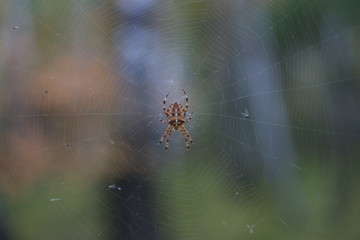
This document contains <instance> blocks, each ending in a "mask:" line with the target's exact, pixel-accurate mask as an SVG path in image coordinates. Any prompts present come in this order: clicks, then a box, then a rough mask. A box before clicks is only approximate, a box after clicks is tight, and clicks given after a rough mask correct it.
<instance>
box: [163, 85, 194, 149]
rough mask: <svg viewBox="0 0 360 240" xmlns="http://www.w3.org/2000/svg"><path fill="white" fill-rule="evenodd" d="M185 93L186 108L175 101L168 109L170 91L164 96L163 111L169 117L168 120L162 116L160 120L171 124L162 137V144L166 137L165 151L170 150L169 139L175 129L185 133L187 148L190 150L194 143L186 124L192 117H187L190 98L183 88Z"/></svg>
mask: <svg viewBox="0 0 360 240" xmlns="http://www.w3.org/2000/svg"><path fill="white" fill-rule="evenodd" d="M183 91H184V94H185V101H186V103H185V108H184V107H183V106H182V105H181V104H180V103H178V102H174V103H173V104H170V106H169V108H168V109H166V98H167V97H168V96H169V94H170V93H168V94H167V95H166V97H165V98H164V101H163V112H164V114H165V116H166V118H167V121H163V120H162V119H161V118H159V119H160V121H161V122H162V123H164V124H165V125H169V127H168V128H167V129H166V131H165V133H164V136H163V137H162V138H161V139H160V141H159V144H161V143H162V142H163V141H164V139H165V138H166V145H165V151H167V150H168V147H169V140H170V136H171V134H172V132H173V130H180V131H181V134H182V135H183V137H184V139H185V142H186V147H187V150H188V151H189V150H190V145H189V142H190V143H193V141H192V139H191V137H190V135H189V133H188V131H187V130H186V128H185V126H184V125H185V124H187V123H188V122H189V121H190V119H191V118H190V117H189V118H186V113H187V111H188V109H189V105H188V102H189V99H188V96H187V95H186V92H185V90H184V89H183Z"/></svg>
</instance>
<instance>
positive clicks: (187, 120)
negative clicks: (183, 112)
mask: <svg viewBox="0 0 360 240" xmlns="http://www.w3.org/2000/svg"><path fill="white" fill-rule="evenodd" d="M190 120H191V116H189V117H188V119H186V120H185V122H184V123H183V124H188V123H189V122H190Z"/></svg>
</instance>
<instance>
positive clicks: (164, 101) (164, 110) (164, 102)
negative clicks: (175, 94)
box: [163, 92, 170, 116]
mask: <svg viewBox="0 0 360 240" xmlns="http://www.w3.org/2000/svg"><path fill="white" fill-rule="evenodd" d="M169 94H170V92H169V93H168V94H166V96H165V98H164V100H163V112H164V114H165V115H166V116H167V115H168V114H167V113H166V98H167V97H168V96H169Z"/></svg>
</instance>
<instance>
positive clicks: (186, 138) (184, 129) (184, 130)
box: [180, 126, 193, 151]
mask: <svg viewBox="0 0 360 240" xmlns="http://www.w3.org/2000/svg"><path fill="white" fill-rule="evenodd" d="M180 130H181V134H182V135H183V137H184V139H185V142H186V147H187V149H186V150H188V151H189V150H190V145H189V142H190V143H193V140H192V139H191V137H190V135H189V133H188V131H187V130H186V128H185V127H184V126H180Z"/></svg>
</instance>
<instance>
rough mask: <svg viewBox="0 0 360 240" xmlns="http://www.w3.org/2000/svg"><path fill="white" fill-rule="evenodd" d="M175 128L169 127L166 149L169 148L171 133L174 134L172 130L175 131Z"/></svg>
mask: <svg viewBox="0 0 360 240" xmlns="http://www.w3.org/2000/svg"><path fill="white" fill-rule="evenodd" d="M173 129H174V128H173V127H172V126H170V127H169V131H168V136H167V138H166V145H165V151H167V150H168V147H169V140H170V137H171V134H172V132H173Z"/></svg>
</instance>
